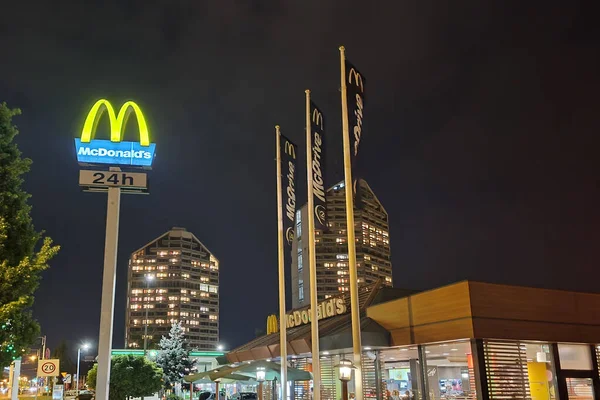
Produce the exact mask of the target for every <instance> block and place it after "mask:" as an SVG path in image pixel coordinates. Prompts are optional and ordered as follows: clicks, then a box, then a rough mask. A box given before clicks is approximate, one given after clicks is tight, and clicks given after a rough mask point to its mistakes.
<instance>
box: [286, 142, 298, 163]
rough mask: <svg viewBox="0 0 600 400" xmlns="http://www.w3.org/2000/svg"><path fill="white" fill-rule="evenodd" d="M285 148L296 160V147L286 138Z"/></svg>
mask: <svg viewBox="0 0 600 400" xmlns="http://www.w3.org/2000/svg"><path fill="white" fill-rule="evenodd" d="M283 148H284V151H285V154H289V155H290V156H292V158H293V159H294V160H295V159H296V149H295V148H294V145H293V144H291V143H290V142H288V141H287V140H286V141H285V145H284V146H283Z"/></svg>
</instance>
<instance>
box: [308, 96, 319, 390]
mask: <svg viewBox="0 0 600 400" xmlns="http://www.w3.org/2000/svg"><path fill="white" fill-rule="evenodd" d="M305 93H306V178H307V180H306V182H307V183H306V186H307V187H308V212H307V214H308V256H309V273H310V277H309V281H310V331H311V336H310V337H311V344H312V349H311V351H312V365H313V400H320V399H321V362H320V358H319V357H320V352H319V320H318V318H317V308H318V304H317V255H316V253H315V204H314V203H315V200H314V195H313V170H312V163H313V158H312V132H311V129H310V90H306V91H305Z"/></svg>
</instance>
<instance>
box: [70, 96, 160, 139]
mask: <svg viewBox="0 0 600 400" xmlns="http://www.w3.org/2000/svg"><path fill="white" fill-rule="evenodd" d="M105 111H106V112H107V113H108V118H109V122H110V141H111V142H120V141H122V140H123V134H124V132H125V126H126V125H127V120H128V119H129V116H130V115H131V113H132V112H134V113H135V117H136V119H137V122H138V126H139V130H140V145H142V146H149V145H150V135H149V133H148V125H147V124H146V119H145V118H144V114H143V113H142V110H141V109H140V107H139V106H138V105H137V104H136V103H134V102H133V101H128V102H126V103H125V104H123V105H122V106H121V109H120V110H119V114H115V110H114V108H113V107H112V105H111V104H110V103H109V102H108V100H106V99H100V100H98V101H97V102H96V103H95V104H94V105H93V106H92V108H91V110H90V112H89V113H88V115H87V117H86V119H85V123H84V124H83V130H82V131H81V142H82V143H89V142H90V141H91V140H92V139H93V138H94V135H95V134H96V128H97V127H98V122H99V121H100V118H101V117H102V114H104V112H105Z"/></svg>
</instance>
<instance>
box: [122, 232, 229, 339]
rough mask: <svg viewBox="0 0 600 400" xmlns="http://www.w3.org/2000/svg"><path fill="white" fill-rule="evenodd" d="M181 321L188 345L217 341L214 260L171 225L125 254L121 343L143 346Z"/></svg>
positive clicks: (216, 263)
mask: <svg viewBox="0 0 600 400" xmlns="http://www.w3.org/2000/svg"><path fill="white" fill-rule="evenodd" d="M178 321H181V322H182V326H183V328H184V330H185V334H186V338H187V339H188V342H189V344H190V347H191V348H192V349H198V350H215V349H217V346H218V343H219V260H217V258H216V257H215V256H214V255H213V254H212V253H211V252H210V251H209V250H208V249H207V248H206V246H204V245H203V244H202V243H201V242H200V240H198V238H197V237H196V236H194V235H193V234H192V233H191V232H188V231H186V230H185V229H184V228H173V229H171V230H170V231H168V232H166V233H164V234H162V235H161V236H159V237H157V238H156V239H154V240H152V241H151V242H150V243H148V244H146V245H145V246H143V247H142V248H140V249H138V250H136V251H134V252H133V253H132V254H131V258H130V259H129V272H128V279H127V310H126V321H125V346H126V347H133V348H143V346H144V335H145V332H146V329H147V341H148V348H152V347H153V346H154V347H155V346H156V345H157V344H158V342H159V341H160V338H161V337H162V336H167V334H168V333H169V330H170V328H171V325H172V324H173V323H174V322H178Z"/></svg>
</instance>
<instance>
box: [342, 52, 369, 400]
mask: <svg viewBox="0 0 600 400" xmlns="http://www.w3.org/2000/svg"><path fill="white" fill-rule="evenodd" d="M340 72H341V74H340V76H341V85H342V88H341V89H342V91H341V94H342V136H343V143H344V186H345V192H346V232H347V233H348V272H349V275H350V312H351V315H352V352H353V355H354V366H355V367H356V369H355V370H354V387H355V390H356V400H363V390H362V386H363V385H362V383H363V382H362V363H361V361H362V360H361V354H362V345H361V338H360V310H359V307H360V305H359V303H358V273H357V271H356V239H355V237H354V190H353V189H352V188H353V187H354V185H353V183H352V162H351V153H350V151H351V150H350V129H349V127H348V103H347V99H346V90H347V89H346V53H345V48H344V46H340Z"/></svg>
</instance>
